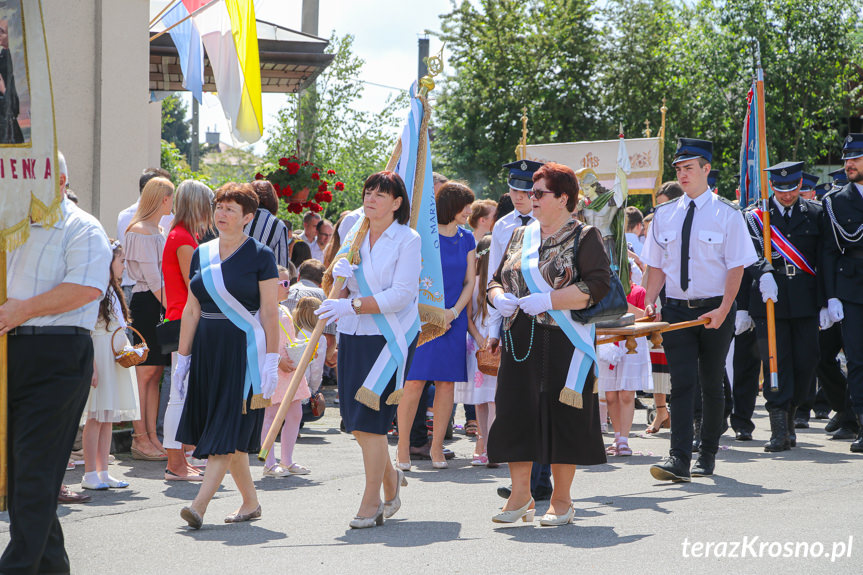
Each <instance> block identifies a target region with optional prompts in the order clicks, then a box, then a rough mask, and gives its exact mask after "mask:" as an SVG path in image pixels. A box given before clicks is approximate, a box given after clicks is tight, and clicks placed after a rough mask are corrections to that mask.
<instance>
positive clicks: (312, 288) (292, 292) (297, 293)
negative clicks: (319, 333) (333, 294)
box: [285, 279, 336, 335]
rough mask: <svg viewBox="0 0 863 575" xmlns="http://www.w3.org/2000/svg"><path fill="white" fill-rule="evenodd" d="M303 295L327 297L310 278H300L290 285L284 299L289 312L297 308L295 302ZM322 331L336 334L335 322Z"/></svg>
mask: <svg viewBox="0 0 863 575" xmlns="http://www.w3.org/2000/svg"><path fill="white" fill-rule="evenodd" d="M304 297H316V298H318V299H319V300H321V301H324V300H325V299H327V296H325V295H324V290H323V288H321V287H318V286H317V285H315V284H314V283H313V282H311V281H310V280H306V279H302V280H300V281H298V282H297V283H295V284H294V285H292V286H291V287H290V289H289V290H288V299H286V300H285V305H286V306H287V308H288V310H289V311H290V312H291V313H294V310H295V309H297V302H299V301H300V300H301V299H303V298H304ZM324 333H328V334H330V335H336V324H335V322H333V323H331V324H329V325H328V326H327V327H325V328H324Z"/></svg>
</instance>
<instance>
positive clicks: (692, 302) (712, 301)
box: [665, 295, 722, 309]
mask: <svg viewBox="0 0 863 575" xmlns="http://www.w3.org/2000/svg"><path fill="white" fill-rule="evenodd" d="M721 304H722V296H721V295H718V296H716V297H706V298H702V299H674V298H666V300H665V305H670V306H672V307H686V308H689V309H698V308H706V307H709V308H717V307H719V306H720V305H721Z"/></svg>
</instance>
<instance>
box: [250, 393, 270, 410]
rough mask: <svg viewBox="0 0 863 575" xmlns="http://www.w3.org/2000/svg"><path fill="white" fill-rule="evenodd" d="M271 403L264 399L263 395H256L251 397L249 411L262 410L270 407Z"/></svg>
mask: <svg viewBox="0 0 863 575" xmlns="http://www.w3.org/2000/svg"><path fill="white" fill-rule="evenodd" d="M272 404H273V402H272V401H271V400H269V399H264V394H263V393H258V394H257V395H253V396H252V401H251V405H250V406H249V408H250V409H264V408H265V407H270V406H271V405H272Z"/></svg>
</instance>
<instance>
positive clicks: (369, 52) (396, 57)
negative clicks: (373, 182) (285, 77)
mask: <svg viewBox="0 0 863 575" xmlns="http://www.w3.org/2000/svg"><path fill="white" fill-rule="evenodd" d="M166 4H167V1H166V0H151V9H150V11H151V14H152V15H153V16H155V15H156V14H157V13H158V12H159V10H161V9H162V8H163V7H164V6H165V5H166ZM451 9H452V4H451V2H450V0H423V1H422V2H418V1H405V0H363V1H361V2H360V1H357V0H320V10H319V20H318V36H321V37H323V38H329V37H330V35H331V34H332V32H333V31H335V32H336V33H337V34H339V35H344V34H353V35H354V37H355V40H354V53H355V54H356V55H357V56H359V57H360V58H362V59H363V60H365V62H366V63H365V67H364V68H363V76H362V79H363V80H365V81H366V82H372V83H374V84H383V85H386V86H395V87H399V88H404V89H407V88H408V87H409V86H410V84H411V82H413V81H414V79H415V78H416V72H417V40H418V39H419V35H420V34H422V33H423V31H424V30H431V31H439V30H440V25H439V16H440V15H441V14H446V13H448V12H450V10H451ZM301 12H302V0H255V14H256V16H257V18H258V19H259V20H266V21H268V22H272V23H274V24H278V25H280V26H284V27H286V28H291V29H294V30H299V29H300V17H301ZM430 48H431V50H430V51H431V53H432V54H434V53H436V52H437V51H439V50H440V42H439V41H438V39H437V38H435V37H434V36H431V37H430ZM445 56H446V55H445ZM392 93H393V91H392V90H388V89H386V88H381V87H378V86H374V85H370V84H366V89H365V92H364V93H363V97H362V100H361V101H360V106H361V107H362V108H363V109H367V110H371V111H375V110H381V109H382V108H383V106H384V103H385V101H386V99H387V96H389V95H390V94H392ZM184 95H185V97H186V100H187V102H188V103H189V105H190V106H191V95H190V94H189V93H188V92H184ZM288 97H294V96H293V95H284V94H264V95H263V110H264V131H265V134H264V137H263V138H261V140H260V142H258V144H256V146H255V151H256V152H259V153H260V152H263V151H264V149H265V147H264V145H263V142H264V140H265V139H266V136H267V130H268V124H271V123H272V122H273V118H274V117H275V114H276V113H277V112H278V110H279V109H280V108H281V107H282V106H283V105H284V104H285V101H286V98H288ZM214 100H215V98H205V100H204V104H205V105H204V106H201V109H200V135H201V141H203V139H204V133H205V132H206V131H207V129H212V128H213V127H214V126H216V127H217V129H218V131H219V132H221V139H222V141H223V142H225V143H228V144H230V143H231V135H230V129H229V128H228V122H227V120H226V119H225V116H224V113H223V112H222V110H221V107H219V106H218V101H217V100H215V105H214V106H212V107H209V106H208V104H210V103H213V101H214ZM190 115H191V108H190Z"/></svg>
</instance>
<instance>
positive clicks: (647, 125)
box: [644, 119, 650, 138]
mask: <svg viewBox="0 0 863 575" xmlns="http://www.w3.org/2000/svg"><path fill="white" fill-rule="evenodd" d="M644 137H645V138H649V137H650V120H649V119H647V120H645V121H644Z"/></svg>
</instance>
